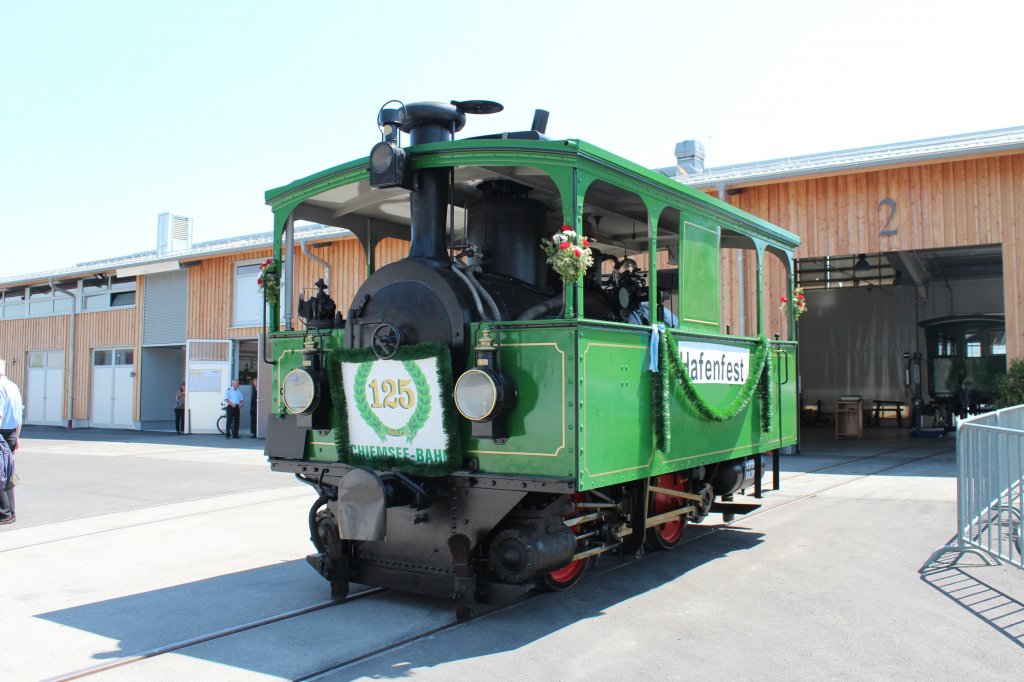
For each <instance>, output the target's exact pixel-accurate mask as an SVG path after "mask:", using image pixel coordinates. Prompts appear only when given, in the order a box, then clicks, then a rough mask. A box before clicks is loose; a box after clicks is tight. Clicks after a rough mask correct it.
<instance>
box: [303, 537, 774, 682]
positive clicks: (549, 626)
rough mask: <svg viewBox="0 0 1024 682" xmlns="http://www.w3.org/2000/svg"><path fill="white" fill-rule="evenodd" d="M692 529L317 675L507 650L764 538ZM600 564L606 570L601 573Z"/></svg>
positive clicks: (379, 674)
mask: <svg viewBox="0 0 1024 682" xmlns="http://www.w3.org/2000/svg"><path fill="white" fill-rule="evenodd" d="M691 532H693V533H694V534H695V535H696V536H698V537H700V540H699V541H698V542H689V543H687V544H686V545H682V546H680V547H677V548H676V549H675V550H672V551H668V552H655V553H651V554H648V555H646V556H645V557H644V558H643V559H642V560H640V561H636V560H634V559H632V558H628V559H627V558H620V557H611V558H609V559H608V560H607V563H606V565H605V566H603V567H602V564H601V563H598V564H597V567H596V570H595V571H594V572H592V573H590V574H589V575H588V576H587V577H586V578H584V579H583V581H582V582H580V583H579V584H578V585H577V586H576V587H574V588H572V589H571V590H568V591H565V592H559V593H553V594H541V595H537V596H536V597H534V598H532V599H528V600H526V601H524V602H520V603H519V604H517V605H515V606H513V607H512V608H509V609H506V610H501V611H497V612H494V613H492V614H491V615H489V616H488V615H486V614H484V615H483V616H482V617H480V618H478V619H476V620H474V621H470V622H469V623H465V624H462V625H461V626H459V627H457V628H454V629H453V630H449V631H447V632H443V633H440V634H438V635H434V636H432V637H429V638H426V639H423V640H418V641H416V642H414V643H413V644H411V645H408V646H405V647H401V648H399V649H396V650H395V651H393V652H389V653H386V654H383V655H381V656H378V657H373V658H370V659H368V660H366V661H363V662H360V663H357V664H355V665H353V666H348V667H345V668H342V669H338V670H336V671H330V672H328V673H327V674H325V675H324V676H323V677H317V679H323V680H334V679H338V680H342V679H346V680H347V679H352V678H353V677H359V678H369V679H389V678H402V677H409V676H412V675H414V674H415V671H416V669H422V668H427V669H430V668H432V667H434V666H438V665H443V664H445V663H450V662H454V661H461V660H466V659H472V658H479V657H483V656H490V655H494V654H502V653H508V652H513V651H516V650H519V649H521V648H522V647H524V646H527V645H529V644H532V643H533V642H536V641H538V640H542V639H544V638H545V637H548V636H550V635H552V634H554V633H556V632H558V631H560V630H562V629H564V628H567V627H570V626H572V625H573V624H575V623H578V622H580V621H582V620H585V619H591V618H600V617H602V616H603V615H604V614H605V612H606V611H607V610H608V609H610V608H612V607H614V606H617V605H619V604H622V603H624V602H628V601H629V600H631V599H633V598H635V597H638V596H641V595H643V594H645V593H647V592H650V591H652V590H655V589H659V588H662V587H664V586H666V585H667V584H669V583H671V582H672V581H674V580H677V579H679V578H680V577H682V576H684V575H685V574H686V573H688V572H689V571H691V570H693V569H695V568H698V567H700V566H703V565H705V564H710V563H711V562H713V561H715V560H717V559H722V558H724V557H726V556H728V555H729V554H732V553H734V552H740V551H745V550H750V549H753V548H755V547H757V546H758V545H760V544H761V543H762V542H763V538H764V534H763V533H760V532H756V531H750V530H747V529H744V528H739V527H735V526H712V527H700V526H694V527H691V528H690V529H689V530H688V531H687V533H688V536H689V533H691ZM694 539H696V538H694ZM602 568H605V569H609V568H610V569H612V570H608V571H607V572H605V573H603V574H602V573H601V569H602Z"/></svg>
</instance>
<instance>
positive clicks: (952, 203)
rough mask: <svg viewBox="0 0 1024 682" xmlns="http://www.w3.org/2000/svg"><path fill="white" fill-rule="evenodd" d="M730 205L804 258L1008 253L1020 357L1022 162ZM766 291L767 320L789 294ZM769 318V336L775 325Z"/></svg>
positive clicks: (796, 183) (783, 189) (941, 167)
mask: <svg viewBox="0 0 1024 682" xmlns="http://www.w3.org/2000/svg"><path fill="white" fill-rule="evenodd" d="M709 193H710V192H709ZM885 198H891V199H892V200H894V201H895V202H896V206H897V212H896V215H895V217H894V218H893V220H892V222H891V224H890V228H898V231H897V233H896V234H895V235H892V236H880V235H879V232H880V231H881V229H882V227H883V225H884V224H885V220H886V217H887V210H888V209H887V208H885V207H884V206H883V207H880V206H879V202H880V201H882V200H883V199H885ZM729 200H730V203H731V204H733V205H735V206H737V207H738V208H741V209H743V210H745V211H748V212H750V213H753V214H754V215H757V216H760V217H762V218H764V219H766V220H768V221H770V222H772V223H774V224H776V225H779V226H780V227H783V228H785V229H787V230H789V231H791V232H795V233H796V234H798V235H800V238H801V240H802V244H801V246H800V248H799V249H798V250H797V254H796V255H797V257H798V258H809V257H823V256H843V255H855V254H858V253H878V252H887V251H907V250H917V249H934V248H948V247H957V246H974V245H980V244H1002V251H1003V287H1004V289H1003V293H1004V297H1005V304H1006V322H1007V336H1008V339H1007V346H1008V347H1007V352H1008V354H1009V356H1010V357H1011V358H1012V357H1020V356H1021V355H1024V340H1022V337H1021V334H1022V328H1021V318H1022V317H1024V267H1022V265H1021V263H1022V262H1024V237H1021V236H1020V235H1019V233H1020V231H1021V229H1022V227H1024V154H1008V155H999V156H990V157H987V158H974V159H965V160H955V161H945V162H938V163H931V164H922V165H918V166H909V167H903V168H894V169H885V170H876V171H868V172H863V173H851V174H847V175H839V176H830V177H818V178H810V179H798V180H792V181H788V182H776V183H773V184H769V185H760V186H753V187H744V188H743V189H742V192H740V193H739V194H733V195H731V196H730V197H729ZM728 267H729V266H728V264H723V268H726V269H728ZM733 274H734V273H733ZM727 281H728V280H727ZM769 283H770V287H769V294H770V296H769V297H766V302H767V304H766V305H767V306H768V307H767V308H766V313H768V312H769V309H773V308H776V307H777V306H776V305H772V304H771V302H772V301H775V302H777V301H778V298H779V296H780V295H781V294H782V291H783V290H784V289H783V288H782V287H783V284H784V279H781V278H780V277H778V276H773V277H771V278H770V282H769ZM773 314H774V313H772V315H773ZM772 315H768V317H769V318H771V319H770V320H767V321H768V322H770V324H769V325H767V326H766V330H768V331H771V329H772V328H774V327H775V326H776V324H777V321H776V320H775V319H774V317H773V316H772Z"/></svg>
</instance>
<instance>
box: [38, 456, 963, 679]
mask: <svg viewBox="0 0 1024 682" xmlns="http://www.w3.org/2000/svg"><path fill="white" fill-rule="evenodd" d="M916 449H921V446H920V445H914V446H907V447H900V448H893V449H889V450H884V451H882V452H878V453H875V454H872V455H865V456H862V457H852V458H849V459H845V460H843V461H841V462H834V463H829V464H827V465H825V466H821V467H818V468H816V469H812V470H808V471H805V472H799V473H796V474H793V475H791V476H788V477H785V479H784V480H792V479H795V478H798V477H802V476H807V475H810V474H815V473H821V472H825V471H829V470H832V469H836V468H839V467H842V466H846V465H849V464H854V463H858V462H866V461H869V460H873V459H877V458H879V457H884V456H887V455H888V456H891V455H896V454H899V453H906V452H908V451H911V450H916ZM949 451H950V450H949V448H943V449H940V450H938V451H930V452H926V453H925V454H922V455H920V456H916V457H909V458H906V459H903V460H902V461H900V462H897V463H894V464H891V465H889V466H884V467H881V468H879V469H876V470H874V471H871V472H869V473H864V474H860V475H856V476H853V477H851V478H849V479H846V480H843V481H839V482H837V483H834V484H832V485H827V486H824V487H821V488H816V489H815V490H813V491H811V492H808V493H805V494H802V495H798V496H796V497H793V498H791V499H787V500H783V501H780V502H779V503H778V504H774V505H772V506H770V507H766V508H762V509H759V510H757V511H754V512H751V513H750V514H747V515H745V516H744V517H741V518H740V519H737V520H735V521H732V522H729V523H721V524H718V525H715V526H695V527H693V531H697V532H691V533H690V534H688V536H687V537H684V538H683V539H682V541H680V543H679V546H682V545H685V544H691V543H694V542H698V541H700V540H703V539H705V538H708V537H710V536H712V535H714V534H715V533H718V532H720V531H722V530H724V529H727V528H730V527H732V526H736V525H739V524H742V523H745V522H746V520H748V519H751V518H754V517H757V516H761V515H763V514H769V513H772V512H774V511H776V510H778V509H782V508H785V507H788V506H790V505H793V504H796V503H799V502H802V501H805V500H808V499H811V498H814V497H816V496H818V495H820V494H822V493H825V492H828V491H831V490H835V489H837V488H841V487H843V486H847V485H850V484H853V483H856V482H857V481H861V480H864V479H866V478H870V477H872V476H878V475H880V474H885V473H888V472H890V471H893V470H895V469H899V468H902V467H906V466H910V465H913V464H916V463H918V462H921V461H924V460H927V459H932V458H935V457H938V456H941V455H947V454H949ZM675 551H678V547H677V549H676V550H675ZM633 563H634V561H631V560H627V561H622V562H619V563H615V564H613V565H610V566H607V567H601V568H596V569H595V570H592V571H591V573H590V577H591V579H592V578H594V577H598V576H601V575H606V574H608V573H612V572H614V571H617V570H619V569H621V568H623V567H625V566H630V565H633ZM385 592H388V590H386V589H384V588H370V589H367V590H364V591H361V592H358V593H355V594H352V595H350V596H349V597H348V598H347V599H346V600H345V601H343V602H339V603H335V602H330V601H327V602H321V603H318V604H313V605H310V606H307V607H303V608H300V609H295V610H292V611H288V612H285V613H281V614H278V615H276V616H269V617H266V618H262V619H259V620H254V621H251V622H248V623H244V624H240V625H237V626H234V627H231V628H225V629H222V630H218V631H215V632H210V633H207V634H204V635H200V636H197V637H193V638H189V639H186V640H181V641H178V642H173V643H170V644H166V645H162V646H158V647H154V648H151V649H148V650H146V651H142V652H139V653H137V654H133V655H130V656H125V657H122V658H118V659H115V660H111V661H107V662H104V663H102V664H98V665H95V666H90V667H87V668H81V669H78V670H74V671H71V672H68V673H64V674H61V675H57V676H55V677H51V678H48V679H47V680H46V681H45V682H65V681H68V680H78V679H83V678H88V677H91V676H94V675H99V674H101V673H104V672H106V671H110V670H113V669H116V668H122V667H126V666H132V665H137V664H140V663H142V662H144V661H147V660H150V659H153V658H156V657H159V656H164V655H166V654H171V653H175V652H179V651H183V650H185V649H188V648H189V647H193V646H196V645H199V644H204V643H207V642H212V641H215V640H220V639H225V638H228V637H231V636H234V635H238V634H241V633H245V632H250V631H254V630H258V629H259V628H263V627H267V626H270V625H274V624H276V623H280V622H282V621H287V620H291V619H295V618H301V617H303V616H306V615H308V614H311V613H315V612H318V611H323V610H325V609H329V608H332V607H338V608H341V607H344V606H345V605H346V604H350V603H352V602H355V601H359V600H362V599H367V598H371V597H374V596H376V595H379V594H382V593H385ZM537 596H540V595H535V596H532V597H530V598H527V599H524V600H521V601H519V602H516V603H514V604H510V605H508V606H505V607H499V608H495V609H492V610H489V611H487V612H485V613H483V614H481V615H479V616H477V618H475V619H474V620H473V621H469V622H468V623H461V622H457V621H455V620H454V619H453V620H452V621H451V622H448V623H444V624H442V625H439V626H437V627H433V628H430V629H427V630H425V631H423V632H419V633H416V634H415V635H411V636H407V637H403V638H401V639H398V640H396V641H393V642H389V643H387V644H383V645H381V646H379V647H376V648H373V649H372V650H368V651H364V652H361V653H358V654H354V655H352V656H348V657H346V658H344V659H342V660H339V661H337V662H333V663H331V664H330V665H326V666H321V667H319V668H316V669H314V670H312V671H309V672H307V673H304V674H301V675H299V676H297V677H294V678H293V679H294V680H295V681H296V682H305V681H307V680H315V679H317V678H319V677H322V676H324V675H329V674H334V673H338V672H339V671H342V670H344V669H345V668H348V667H351V666H353V665H356V664H358V663H362V662H365V661H368V660H369V659H371V658H374V657H377V656H380V655H382V654H386V653H389V652H392V651H395V650H398V649H400V648H402V647H405V646H408V645H410V644H413V643H415V642H417V641H420V640H423V639H426V638H428V637H432V636H434V635H437V634H439V633H441V632H444V631H447V630H452V629H455V628H460V627H466V626H471V625H472V624H473V623H476V622H479V621H481V620H484V619H487V618H492V617H495V616H496V615H498V614H500V613H503V612H506V611H508V610H510V609H515V608H520V607H522V606H523V605H525V604H527V603H528V602H530V601H532V600H533V599H535V598H536V597H537Z"/></svg>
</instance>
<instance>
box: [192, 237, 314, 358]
mask: <svg viewBox="0 0 1024 682" xmlns="http://www.w3.org/2000/svg"><path fill="white" fill-rule="evenodd" d="M296 251H298V249H296ZM270 255H271V250H270V249H269V248H266V249H259V250H255V251H244V252H241V253H233V254H231V255H229V256H221V257H219V258H208V259H206V260H204V261H203V262H201V263H200V264H199V265H196V266H194V267H191V268H189V270H188V338H190V339H236V338H251V337H253V336H258V335H259V332H260V330H259V327H234V328H233V327H232V326H231V317H232V299H233V298H234V288H235V263H239V262H243V261H252V260H256V259H260V260H262V259H264V258H269V257H270Z"/></svg>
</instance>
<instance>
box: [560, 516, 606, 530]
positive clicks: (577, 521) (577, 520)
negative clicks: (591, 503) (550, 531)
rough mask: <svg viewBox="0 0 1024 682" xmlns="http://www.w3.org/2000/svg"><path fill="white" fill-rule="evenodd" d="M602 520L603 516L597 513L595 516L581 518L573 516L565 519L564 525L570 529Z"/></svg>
mask: <svg viewBox="0 0 1024 682" xmlns="http://www.w3.org/2000/svg"><path fill="white" fill-rule="evenodd" d="M603 518H604V514H602V513H600V512H598V513H596V514H584V515H583V516H574V517H572V518H571V519H566V520H565V525H567V526H569V527H570V528H572V527H573V526H578V525H580V524H581V523H587V522H589V521H598V520H600V519H603Z"/></svg>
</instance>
